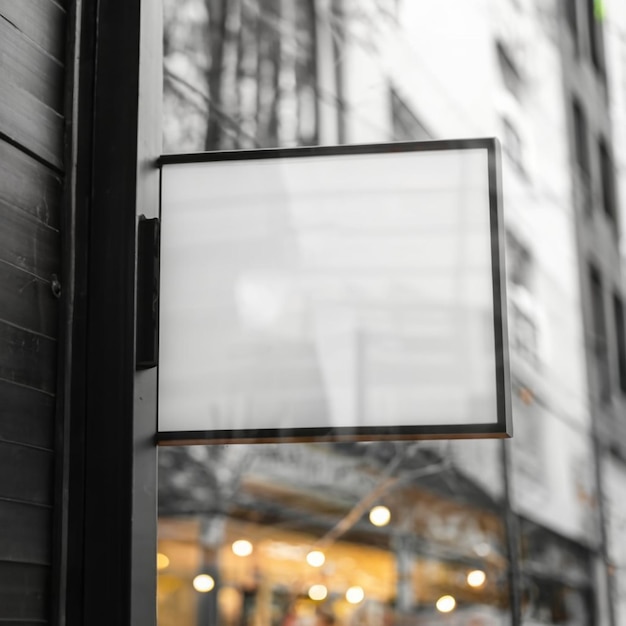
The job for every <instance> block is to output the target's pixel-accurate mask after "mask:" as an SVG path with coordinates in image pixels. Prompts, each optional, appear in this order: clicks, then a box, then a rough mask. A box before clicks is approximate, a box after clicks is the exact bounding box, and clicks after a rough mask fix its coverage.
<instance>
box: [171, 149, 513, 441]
mask: <svg viewBox="0 0 626 626" xmlns="http://www.w3.org/2000/svg"><path fill="white" fill-rule="evenodd" d="M383 150H385V151H383ZM391 150H393V151H391ZM497 157H498V153H497V146H496V144H495V142H494V140H472V141H467V142H452V143H446V142H438V143H428V144H399V145H398V144H395V145H394V144H391V145H389V146H365V147H342V148H337V149H335V150H334V151H333V150H330V149H294V150H281V151H252V152H238V153H222V154H221V155H220V153H211V154H209V155H206V156H205V157H204V158H206V159H207V160H205V161H199V159H202V158H203V157H202V156H199V155H191V156H190V157H188V158H187V159H186V158H185V157H182V156H181V157H179V158H178V161H182V162H177V159H176V157H171V158H169V159H167V158H164V162H163V164H162V206H161V233H162V235H161V295H160V357H159V430H160V431H161V432H164V433H179V434H180V438H181V439H185V438H186V439H212V438H218V439H241V438H247V437H252V438H257V439H263V438H265V439H267V438H270V439H277V438H278V439H279V438H280V437H281V436H283V435H284V436H288V437H291V438H294V437H295V438H311V437H318V436H324V435H331V436H334V437H341V436H342V435H349V436H359V437H361V438H370V439H371V438H376V437H377V436H390V435H393V434H394V433H395V434H398V435H399V436H415V437H418V436H428V435H431V436H432V435H435V436H436V435H439V436H464V435H468V436H470V435H471V436H480V435H483V436H506V434H507V424H508V412H507V406H508V405H507V402H506V395H507V390H506V386H507V385H508V374H507V368H506V363H507V359H506V353H505V352H506V341H505V325H504V319H503V310H504V307H503V304H502V298H503V297H504V293H503V289H502V277H501V271H502V270H501V267H500V263H501V257H502V254H501V250H500V247H499V246H500V237H499V230H500V229H501V216H500V215H499V212H500V206H499V197H500V194H499V188H498V177H497ZM187 161H190V162H187ZM196 161H198V162H196ZM244 431H245V432H244ZM177 436H178V435H172V436H171V438H172V439H176V438H177Z"/></svg>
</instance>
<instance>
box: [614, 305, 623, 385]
mask: <svg viewBox="0 0 626 626" xmlns="http://www.w3.org/2000/svg"><path fill="white" fill-rule="evenodd" d="M613 316H614V318H615V337H616V339H617V365H618V372H619V386H620V389H621V390H622V391H623V392H626V332H625V329H624V306H623V304H622V299H621V298H620V297H619V296H618V295H617V294H613Z"/></svg>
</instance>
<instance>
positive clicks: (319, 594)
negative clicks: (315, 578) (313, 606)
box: [309, 585, 328, 600]
mask: <svg viewBox="0 0 626 626" xmlns="http://www.w3.org/2000/svg"><path fill="white" fill-rule="evenodd" d="M327 595H328V589H326V587H324V585H313V586H312V587H311V588H310V589H309V598H311V600H324V599H325V598H326V596H327Z"/></svg>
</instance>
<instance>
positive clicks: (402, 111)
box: [389, 87, 432, 141]
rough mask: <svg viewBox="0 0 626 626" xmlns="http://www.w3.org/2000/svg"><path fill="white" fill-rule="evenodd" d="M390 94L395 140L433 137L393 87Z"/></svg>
mask: <svg viewBox="0 0 626 626" xmlns="http://www.w3.org/2000/svg"><path fill="white" fill-rule="evenodd" d="M389 96H390V99H391V128H392V132H393V139H394V141H426V140H427V139H431V138H432V136H431V134H430V133H429V132H428V131H427V130H426V128H425V127H424V125H423V124H422V122H421V121H420V120H419V118H418V117H417V115H415V113H414V112H413V111H412V109H411V108H410V107H409V106H408V105H407V104H406V102H405V101H404V100H403V99H402V98H401V97H400V96H399V95H398V92H397V91H396V90H395V89H394V88H393V87H392V88H391V89H390V90H389Z"/></svg>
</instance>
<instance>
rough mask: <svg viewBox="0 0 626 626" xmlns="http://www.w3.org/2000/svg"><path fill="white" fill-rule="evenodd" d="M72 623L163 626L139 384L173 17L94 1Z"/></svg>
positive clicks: (148, 5) (87, 86)
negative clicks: (147, 231) (145, 265)
mask: <svg viewBox="0 0 626 626" xmlns="http://www.w3.org/2000/svg"><path fill="white" fill-rule="evenodd" d="M79 4H80V6H81V8H82V16H81V23H80V35H79V41H80V44H79V46H80V48H79V49H80V56H79V60H78V61H77V63H78V68H77V70H78V71H77V79H78V80H77V82H75V85H74V86H75V92H74V96H75V99H76V111H77V113H76V116H75V127H74V141H75V146H74V165H75V180H74V187H73V190H72V191H73V192H74V196H75V197H74V200H73V202H74V211H75V215H76V235H75V241H74V250H73V254H74V257H75V260H76V275H75V285H76V294H75V303H74V323H73V327H72V338H73V343H72V352H71V358H72V368H71V373H70V376H71V383H70V387H71V389H70V392H69V397H70V398H71V400H70V406H69V409H68V417H67V424H68V429H69V433H68V435H67V437H66V445H68V446H69V453H68V454H67V459H68V464H67V467H66V478H65V481H66V483H65V484H66V489H67V491H68V526H67V544H68V552H67V557H68V558H67V598H66V605H67V622H66V623H67V624H68V625H74V624H75V625H77V626H78V625H79V624H81V625H82V624H89V625H90V626H99V625H102V626H104V625H106V626H110V625H111V624H116V625H119V626H123V625H127V624H141V625H142V626H144V625H145V626H150V625H151V624H155V623H156V609H155V604H156V572H155V569H156V566H155V552H156V550H155V548H156V448H155V445H154V433H155V426H156V412H155V407H156V372H155V370H145V371H142V372H140V373H137V374H136V373H135V275H136V224H137V221H138V216H139V215H141V214H144V215H146V216H147V217H155V216H156V215H158V196H159V189H158V171H157V169H156V167H155V161H156V158H157V157H158V155H159V153H160V145H161V123H160V101H161V63H162V55H161V41H162V30H161V6H160V3H157V2H152V1H151V0H126V1H125V2H115V1H114V0H82V2H79Z"/></svg>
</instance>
